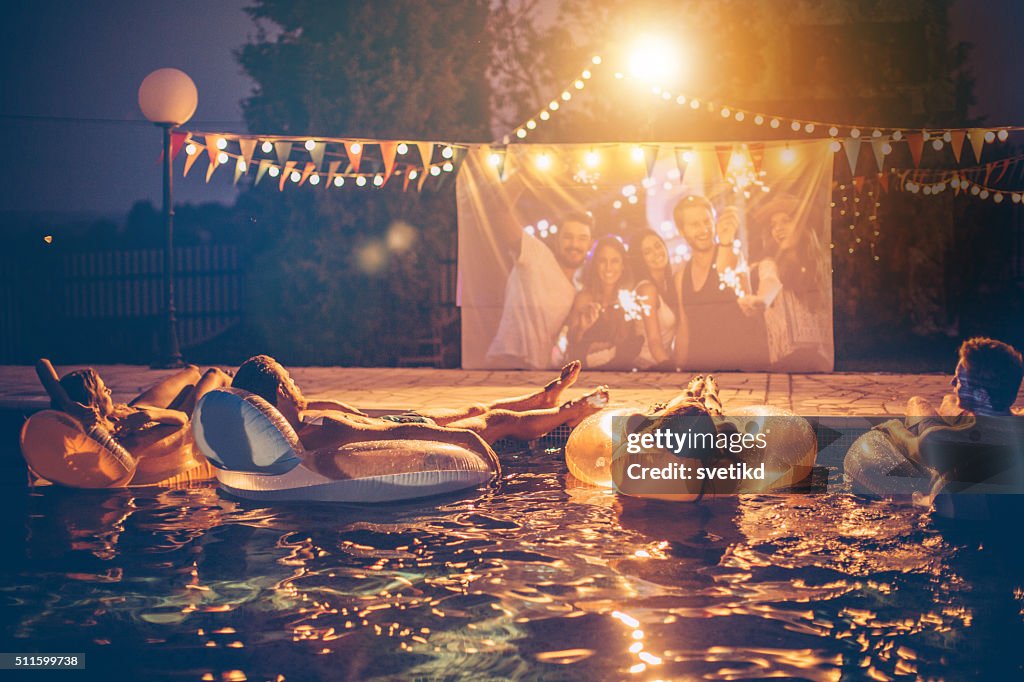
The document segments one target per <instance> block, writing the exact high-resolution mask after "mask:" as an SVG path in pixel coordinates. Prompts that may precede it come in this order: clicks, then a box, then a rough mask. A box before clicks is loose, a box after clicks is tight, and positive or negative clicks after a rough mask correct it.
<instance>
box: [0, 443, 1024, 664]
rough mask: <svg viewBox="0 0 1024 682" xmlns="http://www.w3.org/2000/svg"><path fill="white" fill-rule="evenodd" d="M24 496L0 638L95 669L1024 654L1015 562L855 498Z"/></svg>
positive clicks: (562, 484)
mask: <svg viewBox="0 0 1024 682" xmlns="http://www.w3.org/2000/svg"><path fill="white" fill-rule="evenodd" d="M6 503H7V504H8V505H13V506H10V508H9V509H8V510H7V511H8V512H9V514H14V515H15V516H18V517H19V518H20V519H22V520H23V522H24V524H23V527H24V536H23V537H22V538H21V539H20V541H19V542H18V543H15V545H14V547H13V548H12V550H13V551H12V555H13V556H12V557H11V560H10V561H9V562H5V580H4V582H3V585H4V586H3V588H2V590H0V594H2V597H3V604H4V606H5V612H6V615H5V626H4V632H5V636H6V637H7V638H8V639H13V640H14V642H15V643H21V644H25V643H27V642H29V641H31V642H32V643H33V646H34V648H38V649H40V650H43V649H46V648H47V646H48V645H50V644H52V645H53V646H58V642H59V647H58V648H61V649H67V650H70V649H71V648H76V649H77V650H82V651H88V652H91V655H92V657H93V658H92V659H91V660H94V661H96V662H97V663H96V665H98V666H100V668H101V669H102V666H103V665H108V666H109V667H110V668H111V669H116V670H121V671H124V670H125V666H129V667H131V669H132V670H133V672H135V673H137V674H155V673H158V672H160V671H164V674H166V671H174V672H175V674H176V675H178V676H180V677H181V678H182V679H216V680H220V679H243V678H244V679H261V680H262V679H276V678H277V677H278V676H280V675H283V676H284V678H285V679H308V678H312V677H324V678H330V679H404V678H415V677H419V678H425V679H435V678H445V679H450V678H453V677H454V678H456V679H480V678H492V679H493V678H498V679H501V678H507V679H538V678H556V679H565V678H583V679H606V678H613V679H621V678H632V679H677V678H694V677H701V678H706V679H729V680H734V679H753V678H764V677H799V678H802V679H812V680H835V679H839V678H840V677H844V676H845V677H847V678H863V677H873V678H875V679H889V678H896V677H900V676H921V677H925V678H927V677H949V676H953V677H968V676H972V675H973V676H983V677H984V676H991V675H994V674H996V673H1002V672H1004V671H1007V672H1013V671H1015V670H1017V668H1016V666H1019V665H1020V654H1019V653H1018V652H1017V651H1016V649H1017V648H1018V647H1010V646H1008V644H1009V643H1010V642H1015V641H1018V639H1019V638H1020V636H1021V635H1024V628H1022V622H1024V619H1022V617H1021V610H1022V601H1024V597H1022V590H1021V583H1022V581H1021V573H1020V571H1019V566H1020V563H1019V562H1017V561H1015V560H1007V559H1006V558H1005V557H1003V558H1002V559H1001V561H1002V563H1000V561H997V560H996V559H999V556H994V555H993V553H992V550H991V548H990V547H988V546H980V545H979V544H978V543H977V542H969V541H965V540H964V539H963V538H958V537H953V536H952V535H951V534H950V533H949V532H948V531H946V530H944V529H942V528H938V527H936V526H935V525H934V524H933V523H932V522H931V520H930V519H929V518H928V517H926V516H922V515H921V514H920V513H919V512H918V511H916V510H914V509H912V508H909V507H904V506H900V505H898V504H893V503H886V502H877V501H876V502H869V501H864V500H860V499H856V498H853V497H850V496H845V495H841V494H829V495H821V496H813V497H812V496H803V497H771V496H750V497H744V498H734V499H724V500H713V501H711V502H709V503H707V504H704V505H700V506H694V505H682V504H671V503H658V502H646V501H642V500H633V499H628V498H618V497H616V496H615V495H613V494H610V493H608V492H606V491H603V490H595V489H589V488H584V487H580V486H579V485H578V484H576V483H574V482H573V481H572V480H567V479H566V475H565V473H564V468H563V467H562V464H561V460H560V456H559V455H557V453H556V454H550V453H549V454H545V453H524V454H523V455H522V456H521V459H520V460H519V461H518V462H513V464H512V466H510V472H509V475H508V476H507V477H506V478H505V480H504V481H503V482H502V483H501V485H500V486H499V488H498V489H495V490H487V491H484V492H483V493H482V494H481V495H480V496H479V497H476V498H474V497H463V498H446V499H443V500H434V501H429V502H423V503H418V504H409V505H404V506H401V507H396V508H387V509H384V508H344V507H337V506H329V505H295V506H282V507H275V508H264V507H258V506H254V505H251V504H246V503H240V502H236V501H232V500H229V499H226V498H223V497H221V496H220V495H219V494H218V493H217V491H216V490H214V489H213V488H209V487H206V488H194V489H189V490H180V491H118V492H114V493H104V494H102V495H92V494H75V493H68V492H67V491H57V490H45V491H39V492H37V493H34V494H33V495H32V496H29V497H27V498H25V499H24V500H23V503H24V506H23V507H18V506H17V504H16V503H13V502H11V500H10V499H8V500H7V502H6ZM104 651H107V652H109V654H104V653H103V652H104ZM129 651H130V652H132V655H131V658H130V660H128V659H126V658H125V653H126V652H129ZM983 651H985V652H988V653H986V655H982V652H983ZM992 651H1001V652H1003V654H1002V655H1001V656H991V655H989V654H990V652H992ZM951 671H953V673H955V674H951Z"/></svg>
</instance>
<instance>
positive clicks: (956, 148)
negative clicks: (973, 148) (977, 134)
mask: <svg viewBox="0 0 1024 682" xmlns="http://www.w3.org/2000/svg"><path fill="white" fill-rule="evenodd" d="M949 136H950V144H952V145H953V158H955V159H956V162H957V163H960V153H961V152H962V151H963V150H964V140H965V139H966V138H967V133H965V132H964V131H962V130H954V131H951V132H950V133H949ZM982 139H984V137H983V138H982Z"/></svg>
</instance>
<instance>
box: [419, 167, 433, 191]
mask: <svg viewBox="0 0 1024 682" xmlns="http://www.w3.org/2000/svg"><path fill="white" fill-rule="evenodd" d="M428 175H430V167H427V166H424V167H423V170H421V171H420V178H419V182H417V183H416V191H417V192H422V191H423V183H425V182H426V181H427V176H428Z"/></svg>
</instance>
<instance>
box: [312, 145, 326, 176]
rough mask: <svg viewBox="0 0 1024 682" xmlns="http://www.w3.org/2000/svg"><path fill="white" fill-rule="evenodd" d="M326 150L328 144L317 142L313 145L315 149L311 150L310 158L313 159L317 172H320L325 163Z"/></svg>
mask: <svg viewBox="0 0 1024 682" xmlns="http://www.w3.org/2000/svg"><path fill="white" fill-rule="evenodd" d="M326 149H327V144H326V143H324V142H316V143H314V144H313V148H312V149H310V150H309V158H311V159H313V167H314V168H316V169H317V170H320V166H322V165H323V163H324V151H326Z"/></svg>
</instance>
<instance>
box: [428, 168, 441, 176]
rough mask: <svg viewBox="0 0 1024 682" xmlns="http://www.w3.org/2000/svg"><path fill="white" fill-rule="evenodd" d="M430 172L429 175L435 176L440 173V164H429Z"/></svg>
mask: <svg viewBox="0 0 1024 682" xmlns="http://www.w3.org/2000/svg"><path fill="white" fill-rule="evenodd" d="M430 174H431V175H435V176H437V175H440V174H441V167H440V166H431V167H430Z"/></svg>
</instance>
